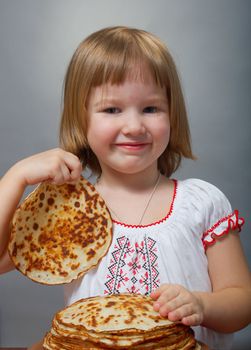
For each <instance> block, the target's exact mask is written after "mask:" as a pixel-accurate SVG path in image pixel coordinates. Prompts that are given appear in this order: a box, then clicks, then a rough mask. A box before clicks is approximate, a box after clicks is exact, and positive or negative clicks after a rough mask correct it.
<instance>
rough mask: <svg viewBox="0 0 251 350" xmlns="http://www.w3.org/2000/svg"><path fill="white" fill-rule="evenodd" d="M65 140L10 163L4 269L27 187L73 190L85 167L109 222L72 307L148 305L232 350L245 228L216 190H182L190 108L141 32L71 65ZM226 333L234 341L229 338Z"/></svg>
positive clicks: (161, 52) (246, 312) (250, 299)
mask: <svg viewBox="0 0 251 350" xmlns="http://www.w3.org/2000/svg"><path fill="white" fill-rule="evenodd" d="M60 140H61V146H62V149H56V150H50V151H47V152H44V153H40V154H37V155H34V156H32V157H30V158H26V159H24V160H22V161H20V162H18V163H17V164H15V165H14V166H13V167H12V168H11V169H10V170H9V171H8V172H7V173H6V175H5V176H4V177H3V178H2V180H1V182H0V208H1V209H0V214H1V215H0V239H1V245H0V256H1V262H0V270H1V272H2V273H3V272H6V271H8V270H11V269H12V268H13V266H12V264H11V262H10V259H9V256H8V254H7V243H8V237H9V226H10V222H11V219H12V216H13V213H14V211H15V209H16V206H17V205H18V202H19V200H20V198H21V196H22V194H23V191H24V189H25V187H26V186H27V185H34V184H37V183H39V182H41V181H48V180H49V181H51V182H53V183H55V184H62V183H64V182H75V181H77V180H78V178H79V176H80V174H81V171H82V167H83V168H86V167H88V168H89V169H91V170H92V172H93V173H94V174H96V175H97V181H96V185H95V186H96V189H97V191H98V192H99V193H100V195H101V196H102V197H103V198H104V199H105V201H106V204H107V206H108V208H109V210H110V213H111V215H112V218H113V242H112V244H111V246H110V249H109V251H108V253H107V255H106V256H105V257H104V258H103V259H102V261H101V262H100V264H99V265H98V266H97V267H96V268H95V269H93V270H91V271H90V272H88V273H87V274H86V275H85V276H84V277H83V278H80V279H79V280H76V281H74V282H72V283H71V284H69V285H66V286H65V296H66V303H67V304H70V303H72V302H74V301H76V300H78V299H80V298H83V297H89V296H94V295H104V294H112V293H121V292H130V293H142V294H150V295H151V297H152V298H153V299H154V309H155V310H156V311H158V312H159V313H160V315H162V316H164V317H168V318H169V319H170V320H172V321H181V322H182V323H184V324H186V325H190V326H192V327H193V328H194V330H195V335H196V338H197V339H198V340H201V341H203V342H205V343H206V344H207V345H208V346H209V347H210V349H230V346H231V342H232V335H231V333H232V332H234V331H237V330H239V329H241V328H243V327H245V326H246V325H247V324H248V323H249V322H250V321H251V279H250V274H249V271H248V267H247V264H246V261H245V257H244V255H243V251H242V248H241V244H240V239H239V235H238V233H237V232H238V231H240V228H241V226H242V224H243V223H244V220H243V219H242V218H240V217H239V215H238V211H237V210H235V211H232V209H231V206H230V204H229V202H228V200H227V199H226V197H225V196H224V195H223V193H222V192H221V191H220V190H218V189H217V188H216V187H214V186H213V185H211V184H209V183H206V182H204V181H202V180H198V179H188V180H185V181H177V180H175V179H172V178H171V176H172V174H173V172H174V171H175V170H176V169H177V168H178V167H179V165H180V162H181V159H182V157H186V158H191V159H193V158H194V156H193V154H192V150H191V145H190V134H189V126H188V120H187V115H186V108H185V104H184V99H183V95H182V91H181V86H180V82H179V78H178V74H177V71H176V68H175V64H174V62H173V59H172V57H171V56H170V54H169V52H168V50H167V49H166V47H165V46H164V44H163V43H161V42H160V40H159V39H158V38H156V37H155V36H153V35H152V34H150V33H147V32H145V31H143V30H137V29H132V28H126V27H113V28H106V29H103V30H100V31H98V32H96V33H93V34H92V35H90V36H89V37H88V38H87V39H85V40H84V41H83V42H82V43H81V44H80V46H79V47H78V48H77V50H76V52H75V53H74V55H73V58H72V60H71V62H70V65H69V68H68V71H67V74H66V80H65V93H64V109H63V114H62V121H61V129H60ZM227 333H228V334H227Z"/></svg>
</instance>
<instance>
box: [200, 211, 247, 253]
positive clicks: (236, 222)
mask: <svg viewBox="0 0 251 350" xmlns="http://www.w3.org/2000/svg"><path fill="white" fill-rule="evenodd" d="M225 222H226V223H225ZM223 223H224V228H223V230H222V231H221V232H219V233H216V232H215V229H217V228H218V227H219V226H220V225H221V224H223ZM244 223H245V220H244V218H240V217H239V211H238V210H234V212H233V213H232V214H230V215H228V216H226V217H224V218H222V219H220V220H219V221H218V222H217V223H216V224H215V225H213V226H212V227H211V228H210V229H209V230H207V231H206V232H204V234H203V237H202V242H203V246H204V249H205V250H206V249H207V247H208V246H211V245H213V244H214V243H215V242H216V240H217V238H219V237H222V236H223V235H225V234H228V233H229V232H230V231H235V230H238V232H240V231H241V228H242V226H243V225H244ZM225 225H227V226H226V227H225ZM207 236H209V237H210V238H211V240H210V241H207V240H206V237H207Z"/></svg>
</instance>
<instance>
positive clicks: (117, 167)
mask: <svg viewBox="0 0 251 350" xmlns="http://www.w3.org/2000/svg"><path fill="white" fill-rule="evenodd" d="M168 110H169V108H168V100H167V97H166V91H165V89H164V88H160V87H159V86H158V85H156V83H155V82H154V81H153V79H152V78H151V76H150V75H149V76H147V79H145V80H144V81H142V80H140V79H137V80H135V79H133V77H131V76H130V77H128V79H126V80H125V82H124V83H122V84H121V85H111V84H109V83H108V84H105V85H102V86H99V87H96V88H93V89H92V90H91V93H90V97H89V100H88V105H87V111H88V118H89V126H88V132H87V138H88V142H89V145H90V147H91V149H92V151H93V152H94V153H95V154H96V156H97V158H98V160H99V163H100V166H101V169H102V172H103V171H105V170H113V171H116V172H120V173H124V174H133V173H136V172H140V171H143V170H144V169H147V168H149V167H156V169H157V160H158V158H159V156H160V155H161V154H162V153H163V152H164V150H165V149H166V147H167V144H168V142H169V136H170V124H169V113H168Z"/></svg>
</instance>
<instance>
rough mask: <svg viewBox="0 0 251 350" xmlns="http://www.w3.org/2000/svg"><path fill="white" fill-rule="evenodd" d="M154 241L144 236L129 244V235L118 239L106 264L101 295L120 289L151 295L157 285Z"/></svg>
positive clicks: (114, 292)
mask: <svg viewBox="0 0 251 350" xmlns="http://www.w3.org/2000/svg"><path fill="white" fill-rule="evenodd" d="M157 260H158V255H157V246H156V241H155V240H153V239H152V238H150V237H146V236H145V237H144V240H143V241H141V242H140V243H135V245H134V246H132V245H131V243H130V241H129V239H128V238H126V237H125V236H122V237H120V238H118V239H117V242H116V244H115V245H114V251H113V252H112V259H111V261H110V265H109V267H108V271H109V273H108V274H107V282H106V283H105V286H106V288H107V289H105V291H104V294H118V293H122V292H128V293H141V294H150V293H151V292H152V291H153V290H154V289H156V288H158V287H159V285H160V280H159V278H158V276H159V271H158V261H157Z"/></svg>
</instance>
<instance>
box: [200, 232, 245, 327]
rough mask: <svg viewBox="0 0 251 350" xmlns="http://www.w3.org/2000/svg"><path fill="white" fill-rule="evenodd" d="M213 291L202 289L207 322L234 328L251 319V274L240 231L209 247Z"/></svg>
mask: <svg viewBox="0 0 251 350" xmlns="http://www.w3.org/2000/svg"><path fill="white" fill-rule="evenodd" d="M206 254H207V257H208V264H209V266H208V268H209V275H210V279H211V282H212V288H213V293H198V294H197V295H198V297H199V298H200V299H201V302H202V305H203V313H204V317H203V325H204V326H206V327H209V328H212V329H215V330H216V331H219V332H225V333H227V332H234V331H237V330H239V329H241V328H243V327H245V326H247V325H248V324H249V323H250V322H251V275H250V272H249V269H248V265H247V262H246V259H245V256H244V253H243V249H242V246H241V242H240V238H239V235H238V234H237V233H236V232H232V233H229V234H228V236H227V237H223V238H222V239H221V240H218V241H217V242H216V244H214V245H212V246H211V247H209V248H208V249H207V251H206Z"/></svg>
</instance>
